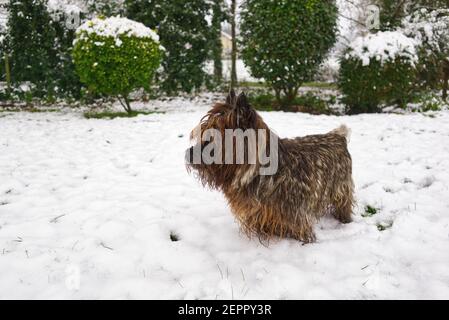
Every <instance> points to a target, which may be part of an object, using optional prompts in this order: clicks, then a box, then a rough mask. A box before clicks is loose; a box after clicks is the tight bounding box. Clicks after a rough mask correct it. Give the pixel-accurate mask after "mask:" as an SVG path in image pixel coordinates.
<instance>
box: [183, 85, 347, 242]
mask: <svg viewBox="0 0 449 320" xmlns="http://www.w3.org/2000/svg"><path fill="white" fill-rule="evenodd" d="M208 129H215V130H218V131H219V132H220V133H221V135H222V136H223V137H224V136H225V130H226V129H242V130H243V131H246V130H248V129H256V130H258V129H265V130H267V137H266V138H265V141H263V142H264V144H263V145H264V147H261V146H260V145H259V142H260V141H259V140H260V139H264V138H263V137H262V138H260V137H258V138H257V143H258V144H257V153H258V154H260V153H265V154H269V153H270V152H274V153H276V152H277V161H278V167H277V171H276V173H275V174H273V175H261V174H260V172H259V169H260V168H261V167H263V165H262V164H261V163H260V161H259V160H257V161H256V162H255V163H251V162H249V156H248V150H249V149H250V147H251V145H250V144H251V143H253V144H254V143H255V142H254V141H252V142H251V141H250V139H245V140H244V145H245V156H244V162H243V163H242V164H237V163H238V162H236V157H235V154H234V153H235V151H236V140H235V139H234V140H233V142H231V143H232V148H231V149H232V150H225V144H224V143H222V145H221V146H219V148H223V152H222V157H223V159H224V158H225V154H227V153H229V152H230V151H232V152H233V160H234V161H233V164H225V163H224V162H225V161H223V163H208V164H206V163H205V162H204V161H202V160H201V161H200V162H199V163H193V158H194V156H193V153H194V151H195V148H200V150H204V149H205V148H206V147H207V146H209V147H210V145H211V144H214V143H216V142H217V141H218V140H217V141H215V138H212V139H209V141H205V139H204V137H203V136H202V133H204V132H205V131H206V130H208ZM270 134H271V135H272V136H270ZM348 134H349V130H348V129H347V128H346V127H345V126H341V127H340V128H338V129H336V130H334V131H332V132H329V133H327V134H322V135H312V136H306V137H298V138H294V139H279V140H278V143H277V145H276V149H277V150H274V149H275V148H274V147H273V141H274V140H273V138H272V137H273V136H274V133H273V132H271V131H270V129H269V128H268V126H267V125H266V124H265V123H264V121H263V120H262V118H261V117H260V116H259V114H258V113H257V112H256V111H255V110H254V109H253V108H252V107H251V106H250V105H249V103H248V101H247V99H246V97H245V95H244V94H241V95H240V96H239V97H238V98H237V97H236V96H235V93H234V92H231V94H230V95H229V96H228V98H227V101H226V103H218V104H216V105H215V106H214V107H213V108H212V109H211V110H210V111H209V112H208V113H207V115H206V116H205V117H204V118H203V119H202V120H201V122H200V125H199V126H198V127H197V128H195V129H194V130H193V131H192V135H191V138H192V139H193V140H194V141H196V146H194V147H192V148H190V149H188V150H187V151H186V159H187V168H188V170H189V171H190V170H194V171H195V172H196V173H197V176H198V178H199V179H200V181H201V182H202V183H203V185H205V186H209V187H211V188H213V189H217V190H221V191H222V192H223V193H224V194H225V196H226V198H227V200H228V202H229V205H230V207H231V210H232V212H233V213H234V215H235V216H236V218H237V219H238V221H239V222H240V224H241V226H242V230H243V231H245V233H246V234H247V235H249V236H251V235H256V236H258V237H259V239H261V240H270V239H271V238H273V237H281V238H293V239H297V240H300V241H303V242H306V243H307V242H313V241H314V240H315V234H314V232H313V225H314V223H315V222H316V221H317V220H318V219H319V218H321V217H322V216H324V215H325V214H326V213H329V212H330V213H332V214H333V215H334V217H335V218H336V219H338V220H339V221H341V222H342V223H348V222H350V221H351V215H352V208H353V204H354V200H353V189H354V185H353V181H352V161H351V156H350V154H349V152H348V149H347V142H348V141H347V139H348ZM274 137H276V138H277V136H274ZM228 146H229V145H228ZM252 147H254V146H252ZM209 149H210V148H209ZM270 149H271V150H270ZM214 152H217V149H214V151H213V152H212V155H213V153H214ZM218 157H220V155H218ZM240 163H241V162H240Z"/></svg>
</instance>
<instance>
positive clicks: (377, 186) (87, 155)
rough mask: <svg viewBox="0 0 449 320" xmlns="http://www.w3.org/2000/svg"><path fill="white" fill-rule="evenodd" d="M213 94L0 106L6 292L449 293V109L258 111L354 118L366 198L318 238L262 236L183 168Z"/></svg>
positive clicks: (280, 124) (320, 227)
mask: <svg viewBox="0 0 449 320" xmlns="http://www.w3.org/2000/svg"><path fill="white" fill-rule="evenodd" d="M207 107H208V105H207V104H205V103H200V102H198V101H192V102H185V101H181V100H176V99H175V100H173V101H171V102H167V103H165V106H164V105H163V104H162V106H161V108H165V109H166V110H168V111H167V112H166V113H165V114H154V115H148V116H139V117H137V118H132V119H115V120H87V119H84V118H83V116H82V114H81V113H78V112H75V111H69V112H65V113H5V112H2V113H0V133H1V135H0V298H1V299H7V298H19V299H25V298H26V299H28V298H31V299H110V298H112V299H147V298H148V299H169V298H170V299H259V298H261V299H262V298H266V299H318V298H323V299H335V298H341V299H415V298H436V299H448V298H449V112H447V111H446V112H439V113H435V114H433V117H429V116H425V115H422V114H408V115H393V114H390V115H387V114H378V115H360V116H352V117H346V116H345V117H334V116H332V117H330V116H311V115H306V114H301V113H297V114H290V113H262V115H263V117H264V119H265V120H266V122H267V123H268V124H269V125H270V126H271V127H272V128H274V129H275V131H276V132H277V133H279V134H280V135H281V136H283V137H294V136H300V135H307V134H316V133H325V132H327V131H329V130H331V129H333V128H335V127H337V126H338V125H340V124H341V123H345V124H347V125H348V126H350V127H351V128H352V140H351V142H350V151H351V153H352V156H353V162H354V180H355V184H356V196H357V200H358V207H357V208H356V209H355V215H354V222H353V223H351V224H347V225H342V224H340V223H338V222H337V221H335V220H334V219H333V218H331V217H328V218H325V219H323V220H322V221H321V222H320V223H318V224H317V225H316V233H317V238H318V239H317V242H316V243H314V244H307V245H301V243H299V242H296V241H293V240H279V241H274V242H271V243H270V245H269V246H268V247H267V246H264V245H263V244H261V243H260V242H259V241H258V240H257V239H251V240H250V239H248V238H246V237H245V236H244V235H242V234H241V233H240V232H239V228H238V225H237V224H236V222H235V221H234V218H233V216H232V214H231V213H230V211H229V209H228V207H227V204H226V202H225V200H224V198H223V196H222V195H221V194H220V193H219V192H215V191H210V190H205V189H203V187H202V186H201V185H200V184H199V183H198V182H197V181H196V180H195V179H194V177H193V176H191V175H189V174H187V172H186V170H185V167H184V150H185V149H186V148H187V147H188V134H189V131H190V129H192V128H193V127H194V126H195V125H196V124H197V122H198V121H199V120H200V118H201V117H202V116H203V115H204V113H205V112H206V110H207ZM366 205H370V206H372V207H374V208H377V209H378V212H377V214H375V215H373V216H371V217H363V216H362V215H363V214H364V212H365V206H366ZM379 226H382V227H379ZM379 229H381V230H382V229H385V230H383V231H380V230H379ZM171 235H172V238H174V237H178V238H179V239H178V240H179V241H172V239H171Z"/></svg>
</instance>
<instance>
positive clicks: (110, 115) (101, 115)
mask: <svg viewBox="0 0 449 320" xmlns="http://www.w3.org/2000/svg"><path fill="white" fill-rule="evenodd" d="M159 113H165V112H161V111H131V112H130V113H128V112H122V111H103V112H93V111H88V112H85V113H84V117H85V118H86V119H111V120H112V119H115V118H134V117H137V116H139V115H150V114H159Z"/></svg>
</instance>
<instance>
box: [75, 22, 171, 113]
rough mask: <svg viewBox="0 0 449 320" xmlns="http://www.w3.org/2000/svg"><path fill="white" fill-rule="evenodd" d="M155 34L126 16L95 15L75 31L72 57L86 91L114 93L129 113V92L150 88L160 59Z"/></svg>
mask: <svg viewBox="0 0 449 320" xmlns="http://www.w3.org/2000/svg"><path fill="white" fill-rule="evenodd" d="M162 51H163V48H162V47H161V46H160V44H159V37H158V35H157V34H156V33H155V32H154V31H152V30H151V29H149V28H147V27H146V26H145V25H143V24H142V23H139V22H135V21H132V20H129V19H126V18H120V17H111V18H107V19H103V18H95V19H93V20H90V21H87V22H86V23H84V24H83V25H81V26H80V27H79V28H78V29H77V31H76V39H75V41H74V49H73V59H74V62H75V65H76V70H77V72H78V74H79V76H80V79H81V81H82V82H83V83H85V84H86V85H87V86H88V88H89V90H90V91H92V92H96V93H101V94H105V95H110V96H115V97H117V98H118V99H119V101H120V102H121V103H122V105H123V107H124V108H125V110H126V111H127V112H131V107H130V102H129V94H130V93H131V92H132V91H134V90H136V89H138V88H145V89H149V86H150V83H151V79H152V78H153V76H154V74H155V73H156V70H157V69H158V67H159V65H160V63H161V59H162Z"/></svg>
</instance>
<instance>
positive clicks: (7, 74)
mask: <svg viewBox="0 0 449 320" xmlns="http://www.w3.org/2000/svg"><path fill="white" fill-rule="evenodd" d="M5 77H6V86H7V88H8V93H10V92H11V69H10V66H9V54H8V53H5Z"/></svg>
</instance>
